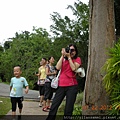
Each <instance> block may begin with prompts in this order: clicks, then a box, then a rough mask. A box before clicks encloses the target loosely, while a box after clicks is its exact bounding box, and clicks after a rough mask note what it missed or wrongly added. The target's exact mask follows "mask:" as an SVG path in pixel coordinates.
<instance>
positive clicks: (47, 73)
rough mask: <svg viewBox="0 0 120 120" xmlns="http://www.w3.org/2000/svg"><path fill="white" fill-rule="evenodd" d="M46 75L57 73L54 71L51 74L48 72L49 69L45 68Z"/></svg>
mask: <svg viewBox="0 0 120 120" xmlns="http://www.w3.org/2000/svg"><path fill="white" fill-rule="evenodd" d="M45 72H46V75H56V73H57V71H56V70H55V71H54V72H53V73H51V72H50V71H49V67H46V69H45Z"/></svg>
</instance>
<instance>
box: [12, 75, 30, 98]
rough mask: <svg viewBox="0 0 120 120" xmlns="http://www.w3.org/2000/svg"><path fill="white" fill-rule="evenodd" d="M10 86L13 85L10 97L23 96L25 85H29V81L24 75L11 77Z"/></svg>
mask: <svg viewBox="0 0 120 120" xmlns="http://www.w3.org/2000/svg"><path fill="white" fill-rule="evenodd" d="M10 86H12V89H11V92H10V97H22V96H23V88H24V86H28V83H27V81H26V79H25V78H24V77H20V78H16V77H13V78H11V83H10Z"/></svg>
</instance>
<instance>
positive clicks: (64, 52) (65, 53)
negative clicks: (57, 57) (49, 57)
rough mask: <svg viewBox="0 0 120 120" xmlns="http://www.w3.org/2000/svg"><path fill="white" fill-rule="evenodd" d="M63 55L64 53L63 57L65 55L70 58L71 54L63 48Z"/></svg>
mask: <svg viewBox="0 0 120 120" xmlns="http://www.w3.org/2000/svg"><path fill="white" fill-rule="evenodd" d="M61 53H62V55H63V56H64V57H67V58H70V52H66V51H65V48H62V51H61Z"/></svg>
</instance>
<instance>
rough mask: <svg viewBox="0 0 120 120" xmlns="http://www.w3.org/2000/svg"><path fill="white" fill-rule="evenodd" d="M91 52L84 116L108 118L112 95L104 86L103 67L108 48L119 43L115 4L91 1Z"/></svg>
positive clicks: (84, 99)
mask: <svg viewBox="0 0 120 120" xmlns="http://www.w3.org/2000/svg"><path fill="white" fill-rule="evenodd" d="M89 2H90V19H89V20H90V23H89V52H88V68H87V76H86V83H85V89H84V97H83V103H82V114H83V115H105V114H106V113H105V111H106V110H108V109H110V107H111V106H110V105H109V96H107V95H106V92H105V89H104V87H103V85H102V78H103V74H102V73H101V68H102V66H103V65H104V63H105V61H106V59H107V58H108V55H107V50H108V49H107V48H109V47H112V46H113V45H114V42H115V27H114V1H113V0H90V1H89Z"/></svg>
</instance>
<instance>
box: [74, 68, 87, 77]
mask: <svg viewBox="0 0 120 120" xmlns="http://www.w3.org/2000/svg"><path fill="white" fill-rule="evenodd" d="M75 72H76V73H78V75H79V76H80V77H85V69H84V68H83V67H80V68H78V69H77V70H76V71H75Z"/></svg>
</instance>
